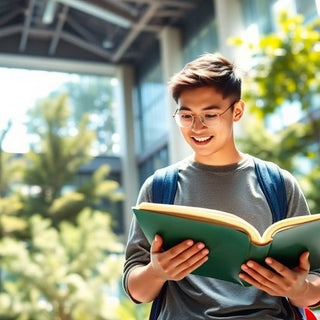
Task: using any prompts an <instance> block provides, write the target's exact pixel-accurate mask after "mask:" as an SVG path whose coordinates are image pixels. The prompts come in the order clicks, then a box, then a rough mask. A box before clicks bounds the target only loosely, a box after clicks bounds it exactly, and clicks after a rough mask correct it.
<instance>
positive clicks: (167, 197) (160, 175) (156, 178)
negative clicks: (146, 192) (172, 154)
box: [152, 166, 179, 204]
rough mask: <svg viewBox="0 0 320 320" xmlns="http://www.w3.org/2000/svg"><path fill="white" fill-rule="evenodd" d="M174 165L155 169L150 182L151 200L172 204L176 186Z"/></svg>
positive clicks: (176, 169) (176, 175)
mask: <svg viewBox="0 0 320 320" xmlns="http://www.w3.org/2000/svg"><path fill="white" fill-rule="evenodd" d="M178 172H179V169H178V168H177V167H176V166H169V167H165V168H161V169H158V170H156V171H155V173H154V175H153V182H152V201H153V202H155V203H165V204H173V202H174V197H175V194H176V191H177V187H178Z"/></svg>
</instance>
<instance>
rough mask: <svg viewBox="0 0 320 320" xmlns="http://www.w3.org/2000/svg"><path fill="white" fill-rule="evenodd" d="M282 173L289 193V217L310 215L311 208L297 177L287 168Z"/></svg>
mask: <svg viewBox="0 0 320 320" xmlns="http://www.w3.org/2000/svg"><path fill="white" fill-rule="evenodd" d="M282 175H283V178H284V182H285V187H286V193H287V202H288V212H287V218H289V217H296V216H304V215H309V214H310V210H309V207H308V204H307V201H306V198H305V196H304V194H303V192H302V189H301V187H300V185H299V183H298V181H297V179H296V178H295V177H294V176H293V175H292V174H291V173H289V172H288V171H286V170H282Z"/></svg>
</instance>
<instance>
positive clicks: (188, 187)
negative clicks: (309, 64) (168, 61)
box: [123, 54, 320, 320]
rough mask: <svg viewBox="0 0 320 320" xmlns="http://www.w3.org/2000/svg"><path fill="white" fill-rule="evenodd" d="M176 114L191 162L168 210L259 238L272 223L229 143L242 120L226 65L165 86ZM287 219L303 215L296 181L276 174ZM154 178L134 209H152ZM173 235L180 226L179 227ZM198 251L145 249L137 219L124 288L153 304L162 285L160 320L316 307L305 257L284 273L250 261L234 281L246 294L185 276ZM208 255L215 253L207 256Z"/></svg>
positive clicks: (189, 70) (316, 288) (212, 57)
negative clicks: (244, 224)
mask: <svg viewBox="0 0 320 320" xmlns="http://www.w3.org/2000/svg"><path fill="white" fill-rule="evenodd" d="M170 89H171V92H172V95H173V98H174V99H175V101H176V102H177V105H178V108H177V110H176V112H175V114H174V118H175V120H176V122H177V125H178V126H179V127H180V129H181V133H182V135H183V137H184V139H185V141H186V142H187V143H188V144H189V145H190V146H191V148H192V149H193V151H194V154H193V155H192V156H191V157H190V158H188V159H186V160H184V161H181V162H179V163H177V164H176V166H177V167H178V168H179V180H178V188H177V193H176V195H175V200H174V204H176V205H187V206H196V207H207V208H212V209H217V210H222V211H227V212H231V213H234V214H237V215H239V216H240V217H242V218H244V219H246V220H247V221H249V222H250V223H251V224H253V225H254V226H255V227H256V228H257V229H258V230H259V231H260V232H261V233H262V232H263V231H264V230H265V229H266V228H267V227H268V226H269V225H270V224H271V223H272V213H271V211H270V208H269V205H268V203H267V200H266V198H265V196H264V194H263V192H262V190H261V188H260V186H259V184H258V181H257V177H256V174H255V170H254V163H253V159H252V157H251V156H249V155H247V154H243V153H241V152H240V151H239V150H238V149H237V147H236V145H235V141H234V132H233V124H234V122H237V121H239V120H240V119H241V117H242V115H243V112H244V106H245V104H244V102H243V101H242V100H241V78H240V77H239V75H238V73H237V71H236V68H235V67H234V65H233V64H232V63H230V62H229V61H228V60H226V59H225V58H223V57H222V56H220V55H218V54H206V55H203V56H201V57H200V58H198V59H196V60H194V61H192V62H191V63H189V64H187V65H186V66H185V67H184V69H183V70H182V71H181V72H179V73H177V74H176V75H174V76H173V78H172V79H171V83H170ZM282 174H283V176H284V180H285V186H286V193H287V201H288V208H289V209H288V213H287V217H292V216H297V215H307V214H309V210H308V207H307V204H306V201H305V198H304V196H303V194H302V192H301V190H300V188H299V186H298V184H297V182H296V180H295V179H294V178H293V177H292V176H291V175H290V174H289V173H288V172H287V171H284V170H282ZM151 189H152V176H151V177H150V178H148V179H147V180H146V182H145V183H144V185H143V186H142V188H141V190H140V194H139V197H138V203H140V202H142V201H148V202H152V192H151ZM177 228H179V226H177ZM208 253H209V251H208V249H207V248H206V247H205V244H204V243H201V242H198V243H195V242H194V241H193V240H192V239H185V241H183V242H181V243H180V244H178V245H177V246H175V247H173V248H171V249H169V250H167V251H164V250H162V238H161V237H160V236H159V235H157V236H156V237H155V239H154V241H153V243H152V245H151V246H150V245H149V243H148V241H147V239H146V238H145V236H144V235H143V232H142V231H141V229H140V228H139V225H138V223H137V221H136V220H135V218H133V221H132V226H131V231H130V234H129V239H128V244H127V249H126V262H125V266H124V276H123V281H124V287H125V290H126V292H127V293H128V294H129V296H130V297H131V298H132V299H133V300H134V301H135V302H138V303H139V302H150V301H152V300H154V299H155V298H156V297H157V296H158V294H159V292H160V290H161V288H162V286H163V284H164V283H165V282H167V281H168V286H167V288H166V292H165V296H164V301H163V304H162V308H161V312H160V315H159V318H158V319H162V320H163V319H170V320H171V319H172V320H180V319H192V320H195V319H201V320H203V319H257V320H258V319H259V320H263V319H286V320H288V319H294V313H293V309H292V307H291V306H292V305H294V306H298V307H303V306H310V305H314V304H316V303H318V302H319V301H320V277H319V276H318V274H316V273H314V274H311V273H309V262H308V253H307V252H305V253H303V254H302V255H301V257H300V263H299V266H297V267H296V268H294V269H292V270H290V269H288V268H287V267H286V266H284V265H282V264H280V263H279V262H277V261H275V260H274V259H272V257H268V258H267V259H266V263H267V264H268V265H269V266H270V268H268V269H267V268H264V267H263V266H261V265H259V264H258V263H256V262H255V261H248V262H247V263H245V264H243V266H242V272H241V273H240V274H239V277H240V278H241V279H243V280H245V281H247V282H248V283H250V284H251V285H252V286H250V287H242V286H240V285H237V284H234V283H229V282H226V281H222V280H218V279H212V278H206V277H200V276H196V275H193V274H190V273H191V272H192V271H193V270H195V269H196V268H198V267H199V266H200V265H202V264H203V263H204V262H205V261H206V260H207V257H208ZM213 255H214V253H213Z"/></svg>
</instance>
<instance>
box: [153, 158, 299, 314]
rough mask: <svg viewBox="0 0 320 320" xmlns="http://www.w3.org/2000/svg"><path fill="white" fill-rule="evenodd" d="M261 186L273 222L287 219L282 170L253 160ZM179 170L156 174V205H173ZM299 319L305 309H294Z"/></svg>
mask: <svg viewBox="0 0 320 320" xmlns="http://www.w3.org/2000/svg"><path fill="white" fill-rule="evenodd" d="M253 159H254V164H255V172H256V175H257V179H258V182H259V185H260V187H261V189H262V191H263V193H264V195H265V197H266V199H267V202H268V204H269V207H270V210H271V212H272V216H273V222H277V221H279V220H282V219H284V218H285V217H286V215H287V211H288V204H287V196H286V189H285V184H284V180H283V177H282V174H281V172H280V168H279V167H278V166H277V165H276V164H274V163H272V162H268V161H263V160H260V159H258V158H253ZM178 171H179V170H178V168H177V167H175V166H173V165H172V166H168V167H165V168H162V169H158V170H156V171H155V173H154V177H153V185H152V197H153V202H155V203H165V204H173V202H174V197H175V194H176V190H177V187H178ZM166 287H167V282H166V283H165V284H164V285H163V287H162V289H161V291H160V293H159V295H158V297H157V298H156V299H155V300H154V301H153V304H152V307H151V312H150V317H149V320H156V319H158V316H159V314H160V310H161V306H162V302H163V298H164V296H165V291H166ZM294 312H295V313H296V316H297V319H305V314H304V310H303V309H296V308H295V309H294Z"/></svg>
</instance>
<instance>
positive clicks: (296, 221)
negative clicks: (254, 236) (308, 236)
mask: <svg viewBox="0 0 320 320" xmlns="http://www.w3.org/2000/svg"><path fill="white" fill-rule="evenodd" d="M316 220H320V213H317V214H311V215H306V216H299V217H291V218H287V219H283V220H280V221H278V222H276V223H274V224H272V225H271V226H270V227H268V228H267V230H266V231H265V232H264V233H263V235H262V239H263V241H264V242H270V241H272V238H273V235H274V234H276V233H277V232H279V231H281V230H284V229H287V228H292V227H294V226H296V225H300V224H304V223H306V222H312V221H316Z"/></svg>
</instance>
